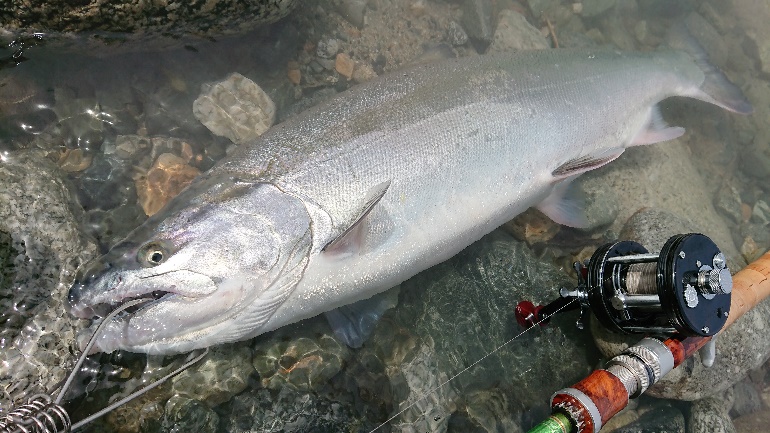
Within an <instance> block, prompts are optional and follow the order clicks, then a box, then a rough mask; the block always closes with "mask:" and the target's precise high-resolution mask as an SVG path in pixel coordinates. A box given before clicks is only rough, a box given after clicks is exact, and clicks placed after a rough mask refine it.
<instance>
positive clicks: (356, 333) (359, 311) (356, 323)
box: [324, 288, 398, 348]
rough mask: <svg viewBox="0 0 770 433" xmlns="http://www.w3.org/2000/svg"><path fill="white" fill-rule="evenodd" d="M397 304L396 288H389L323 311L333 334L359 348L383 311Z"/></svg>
mask: <svg viewBox="0 0 770 433" xmlns="http://www.w3.org/2000/svg"><path fill="white" fill-rule="evenodd" d="M397 304H398V289H397V288H396V289H391V290H388V291H386V292H383V293H379V294H376V295H374V296H372V297H371V298H369V299H363V300H361V301H358V302H354V303H352V304H349V305H345V306H342V307H339V308H336V309H334V310H331V311H327V312H326V313H324V315H325V316H326V320H327V321H328V322H329V326H331V328H332V331H333V332H334V335H335V336H336V337H337V339H339V340H341V341H342V342H344V343H345V344H347V345H348V346H349V347H352V348H359V347H361V345H363V344H364V341H366V340H367V339H368V338H369V335H371V333H372V331H374V326H375V325H376V324H377V322H378V321H379V320H380V318H381V317H382V315H383V314H385V312H386V311H387V310H389V309H391V308H393V307H395V306H396V305H397Z"/></svg>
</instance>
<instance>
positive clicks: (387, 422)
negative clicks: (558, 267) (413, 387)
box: [369, 299, 577, 433]
mask: <svg viewBox="0 0 770 433" xmlns="http://www.w3.org/2000/svg"><path fill="white" fill-rule="evenodd" d="M573 302H577V299H573V300H571V301H570V302H568V303H566V304H565V305H563V306H561V307H560V308H559V309H557V310H556V311H554V312H553V314H551V315H549V316H546V317H543V318H541V319H540V320H539V321H537V322H534V323H533V325H532V326H530V327H529V328H527V329H525V330H523V331H521V332H520V333H519V334H517V335H516V336H514V337H512V338H511V339H510V340H508V341H506V342H505V343H503V344H501V345H499V346H497V347H496V348H495V349H494V350H492V351H491V352H489V353H487V354H486V355H484V356H482V357H481V358H479V359H478V360H476V361H475V362H473V363H472V364H470V365H469V366H467V367H465V368H463V369H462V370H460V371H459V372H457V373H455V374H454V375H453V376H452V377H450V378H449V379H447V380H445V381H443V382H441V383H440V384H439V385H438V386H436V387H435V388H433V389H431V390H429V391H428V392H426V393H424V394H423V395H421V396H420V397H418V398H416V399H415V400H414V401H413V402H412V403H411V404H409V405H408V406H406V407H404V408H403V409H401V410H400V411H398V412H396V413H395V414H394V415H391V416H390V418H388V419H386V420H385V421H383V422H382V424H380V425H378V426H377V427H375V428H374V429H372V430H370V431H369V433H374V432H376V431H377V430H379V429H380V428H382V427H383V426H385V425H387V424H389V423H390V422H391V421H393V420H394V419H396V418H397V417H398V416H400V415H401V414H403V413H404V412H406V411H407V410H409V409H411V408H412V407H414V405H416V404H417V403H419V402H421V401H422V400H424V399H425V398H427V397H428V396H430V395H431V394H433V393H435V392H436V391H438V390H439V389H441V388H443V387H444V386H445V385H446V384H448V383H449V382H451V381H453V380H455V379H456V378H457V377H459V376H460V375H462V374H464V373H465V372H466V371H468V370H470V369H471V368H473V367H475V366H476V365H478V364H480V363H481V362H482V361H484V360H485V359H487V358H489V357H490V356H492V355H494V354H495V353H497V352H498V351H500V349H502V348H503V347H505V346H507V345H508V344H510V343H511V342H513V341H514V340H516V339H517V338H519V337H521V336H522V335H524V334H526V333H527V332H529V330H530V329H533V328H537V326H535V325H540V324H541V323H543V322H545V321H547V320H548V319H550V318H551V317H552V316H554V315H555V314H556V313H558V312H560V311H561V310H563V309H565V308H567V307H568V306H569V305H571V304H572V303H573Z"/></svg>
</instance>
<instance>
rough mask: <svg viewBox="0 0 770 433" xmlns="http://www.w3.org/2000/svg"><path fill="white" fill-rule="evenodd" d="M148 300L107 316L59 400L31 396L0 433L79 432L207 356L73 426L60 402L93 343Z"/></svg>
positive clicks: (1, 421) (2, 421)
mask: <svg viewBox="0 0 770 433" xmlns="http://www.w3.org/2000/svg"><path fill="white" fill-rule="evenodd" d="M146 301H147V300H146V299H135V300H133V301H130V302H126V303H125V304H123V305H121V306H120V307H118V308H116V309H115V310H113V311H112V312H111V313H110V314H108V315H107V317H105V318H104V320H103V321H102V323H101V324H99V326H98V327H97V328H96V331H94V334H93V335H92V336H91V339H90V340H89V342H88V344H87V345H86V348H85V349H84V350H83V354H82V355H81V356H80V358H79V359H78V361H77V363H75V368H73V370H72V373H70V375H69V377H68V378H67V381H66V382H65V383H64V385H63V386H62V388H61V390H60V391H59V394H58V395H57V397H56V399H54V398H53V397H51V396H50V395H48V394H36V395H33V396H32V397H30V398H29V400H27V403H25V404H22V405H21V406H17V407H12V408H11V410H10V411H9V412H8V413H7V414H5V415H3V414H0V433H69V432H71V431H73V430H77V429H78V428H80V427H82V426H84V425H86V424H88V423H89V422H91V421H93V420H95V419H96V418H99V417H100V416H102V415H104V414H106V413H108V412H110V411H112V410H114V409H115V408H116V407H118V406H121V405H123V404H125V403H127V402H129V401H131V400H133V399H135V398H136V397H139V396H140V395H142V394H144V393H146V392H147V391H149V390H151V389H153V388H155V387H157V386H159V385H161V384H162V383H163V382H165V381H167V380H168V379H170V378H172V377H174V376H176V375H177V374H179V373H181V372H182V371H184V370H186V369H187V368H189V367H190V366H192V365H193V364H195V363H197V362H198V361H200V360H201V359H203V358H204V357H205V356H206V355H207V354H208V352H209V350H208V349H204V350H203V352H202V353H200V354H198V355H197V356H195V357H194V358H192V359H191V360H189V361H187V362H186V363H184V364H183V365H182V366H181V367H179V368H177V369H176V370H174V371H172V372H171V373H169V374H167V375H166V376H164V377H162V378H160V379H159V380H157V381H155V382H153V383H152V384H150V385H147V386H146V387H144V388H142V389H140V390H139V391H136V392H134V393H132V394H131V395H129V396H127V397H125V398H123V399H121V400H119V401H117V402H115V403H113V404H111V405H109V406H108V407H106V408H104V409H102V410H100V411H99V412H97V413H95V414H93V415H91V416H89V417H88V418H86V419H84V420H82V421H79V422H77V423H75V424H72V422H71V421H70V417H69V414H68V413H67V411H66V410H65V409H64V408H63V407H62V406H61V402H62V400H63V399H64V396H65V395H66V393H67V391H68V389H69V386H70V384H72V381H73V380H74V379H75V375H76V374H77V372H78V371H79V370H80V367H81V366H82V365H83V361H85V359H86V356H87V355H88V353H89V352H90V351H91V348H92V347H93V345H94V343H96V337H97V336H98V335H99V334H100V333H101V331H102V330H103V329H104V326H105V325H106V324H107V323H108V322H109V321H110V320H112V319H113V318H114V317H115V316H117V315H118V314H119V313H120V312H122V311H124V310H125V309H127V308H130V307H133V306H135V305H138V304H141V303H143V302H146ZM188 359H189V358H188Z"/></svg>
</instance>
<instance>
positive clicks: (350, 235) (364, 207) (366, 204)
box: [323, 180, 390, 251]
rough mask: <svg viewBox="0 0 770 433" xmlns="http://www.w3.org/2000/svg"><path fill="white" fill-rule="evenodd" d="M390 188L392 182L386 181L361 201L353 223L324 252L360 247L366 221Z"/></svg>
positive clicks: (371, 190) (325, 247)
mask: <svg viewBox="0 0 770 433" xmlns="http://www.w3.org/2000/svg"><path fill="white" fill-rule="evenodd" d="M389 187H390V180H386V181H385V182H382V183H380V184H377V185H375V186H374V187H372V188H371V189H370V190H369V192H368V193H367V194H366V196H365V197H364V199H363V200H362V201H361V205H360V206H358V207H357V209H358V213H357V215H356V217H355V218H354V219H352V220H351V221H352V222H351V223H350V224H349V225H348V226H347V227H346V228H345V230H343V231H342V233H340V234H339V235H337V237H336V238H334V239H332V241H331V242H329V243H328V244H326V246H324V247H323V251H335V250H340V249H343V248H345V247H346V246H350V245H353V246H355V247H360V246H361V243H362V241H363V239H362V237H363V235H364V230H363V229H362V227H363V226H364V224H363V223H364V221H365V220H366V216H367V215H369V212H371V211H372V209H374V206H376V205H377V203H379V202H380V200H381V199H382V197H384V196H385V193H386V192H388V188H389Z"/></svg>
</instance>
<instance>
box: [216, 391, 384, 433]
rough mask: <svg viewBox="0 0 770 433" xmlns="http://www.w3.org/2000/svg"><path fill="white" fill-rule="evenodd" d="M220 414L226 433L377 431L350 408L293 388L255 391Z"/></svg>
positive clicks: (234, 401)
mask: <svg viewBox="0 0 770 433" xmlns="http://www.w3.org/2000/svg"><path fill="white" fill-rule="evenodd" d="M220 410H221V411H222V412H224V413H226V414H227V416H222V419H223V425H224V431H228V432H231V433H248V432H269V431H283V432H316V431H318V432H322V431H324V432H343V431H358V430H362V431H370V430H371V429H373V428H374V427H376V425H375V424H372V423H371V422H366V421H363V420H361V418H360V417H359V416H358V415H356V414H355V413H354V412H353V411H352V410H351V407H350V406H349V405H346V404H343V403H340V402H337V401H334V400H331V399H327V398H323V397H319V396H318V395H317V394H314V393H310V394H306V393H302V392H298V391H295V390H293V389H292V388H291V387H284V388H281V389H280V390H268V389H264V388H263V389H258V390H251V391H248V392H245V393H243V394H241V395H238V396H236V397H235V398H233V400H232V402H230V403H229V404H227V405H226V406H225V407H224V408H221V409H220ZM222 412H220V413H222Z"/></svg>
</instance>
